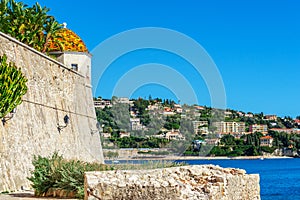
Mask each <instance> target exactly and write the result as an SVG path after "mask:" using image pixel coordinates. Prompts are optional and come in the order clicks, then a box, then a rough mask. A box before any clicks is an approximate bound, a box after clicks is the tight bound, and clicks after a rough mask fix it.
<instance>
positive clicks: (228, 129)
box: [213, 121, 246, 134]
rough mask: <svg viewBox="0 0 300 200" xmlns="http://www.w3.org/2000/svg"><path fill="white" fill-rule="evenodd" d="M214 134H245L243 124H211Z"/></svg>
mask: <svg viewBox="0 0 300 200" xmlns="http://www.w3.org/2000/svg"><path fill="white" fill-rule="evenodd" d="M213 126H214V127H216V128H217V129H216V132H217V133H221V134H234V133H242V134H243V133H245V129H246V126H245V122H224V121H221V122H213Z"/></svg>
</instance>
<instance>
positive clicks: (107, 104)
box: [94, 99, 112, 109]
mask: <svg viewBox="0 0 300 200" xmlns="http://www.w3.org/2000/svg"><path fill="white" fill-rule="evenodd" d="M94 106H95V108H101V109H103V108H105V107H112V104H111V101H110V100H107V99H102V100H94Z"/></svg>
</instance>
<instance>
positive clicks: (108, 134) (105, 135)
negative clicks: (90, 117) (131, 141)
mask: <svg viewBox="0 0 300 200" xmlns="http://www.w3.org/2000/svg"><path fill="white" fill-rule="evenodd" d="M101 135H102V136H103V137H104V138H111V133H101Z"/></svg>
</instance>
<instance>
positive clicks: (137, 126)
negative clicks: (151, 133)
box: [130, 118, 144, 131]
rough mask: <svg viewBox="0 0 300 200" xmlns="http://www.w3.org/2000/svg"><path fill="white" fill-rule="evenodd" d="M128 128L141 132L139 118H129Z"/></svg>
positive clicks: (141, 127) (141, 126)
mask: <svg viewBox="0 0 300 200" xmlns="http://www.w3.org/2000/svg"><path fill="white" fill-rule="evenodd" d="M130 127H131V130H133V131H139V130H143V128H144V126H143V125H142V124H141V120H140V118H130Z"/></svg>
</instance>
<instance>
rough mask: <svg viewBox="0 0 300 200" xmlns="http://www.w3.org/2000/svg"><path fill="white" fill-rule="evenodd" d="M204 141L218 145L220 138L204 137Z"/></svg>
mask: <svg viewBox="0 0 300 200" xmlns="http://www.w3.org/2000/svg"><path fill="white" fill-rule="evenodd" d="M204 141H205V143H206V144H208V145H218V144H219V142H220V139H219V138H211V139H205V140H204Z"/></svg>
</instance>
